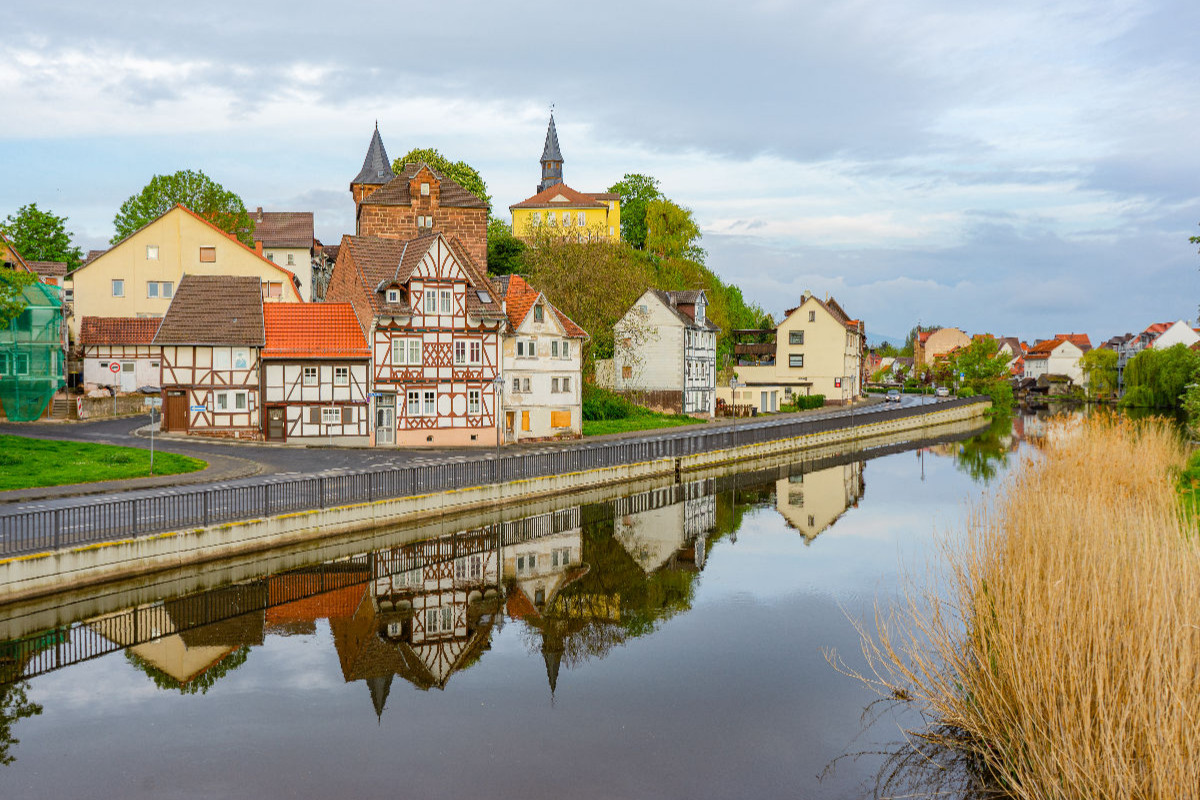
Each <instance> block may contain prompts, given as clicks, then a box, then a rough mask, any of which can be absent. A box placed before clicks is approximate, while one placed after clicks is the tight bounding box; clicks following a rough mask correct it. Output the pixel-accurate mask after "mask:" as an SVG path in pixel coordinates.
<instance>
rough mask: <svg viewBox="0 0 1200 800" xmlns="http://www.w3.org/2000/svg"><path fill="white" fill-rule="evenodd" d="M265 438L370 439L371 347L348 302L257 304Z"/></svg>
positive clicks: (356, 441)
mask: <svg viewBox="0 0 1200 800" xmlns="http://www.w3.org/2000/svg"><path fill="white" fill-rule="evenodd" d="M263 319H264V322H265V324H266V342H267V343H266V347H264V348H263V351H262V377H263V381H262V383H263V435H264V436H265V437H266V439H267V440H268V441H278V442H294V441H297V440H305V439H308V440H319V441H322V442H335V443H339V444H367V443H368V442H369V441H370V425H369V422H370V414H369V412H370V408H369V401H370V397H369V392H370V389H369V386H368V381H369V378H370V366H371V350H370V348H368V347H367V340H366V339H365V338H363V333H362V329H361V328H360V327H359V326H358V319H357V318H356V317H355V316H354V309H353V308H352V307H351V306H350V305H349V304H347V303H315V304H313V303H274V304H271V305H264V306H263Z"/></svg>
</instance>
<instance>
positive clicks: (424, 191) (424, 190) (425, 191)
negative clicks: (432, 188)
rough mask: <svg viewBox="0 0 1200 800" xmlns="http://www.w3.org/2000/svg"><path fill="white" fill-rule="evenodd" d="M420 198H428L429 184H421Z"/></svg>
mask: <svg viewBox="0 0 1200 800" xmlns="http://www.w3.org/2000/svg"><path fill="white" fill-rule="evenodd" d="M421 196H422V197H429V184H428V183H422V184H421Z"/></svg>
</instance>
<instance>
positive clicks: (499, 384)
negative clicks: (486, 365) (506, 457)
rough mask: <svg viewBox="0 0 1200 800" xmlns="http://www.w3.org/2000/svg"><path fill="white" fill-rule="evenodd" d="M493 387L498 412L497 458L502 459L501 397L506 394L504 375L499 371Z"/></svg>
mask: <svg viewBox="0 0 1200 800" xmlns="http://www.w3.org/2000/svg"><path fill="white" fill-rule="evenodd" d="M492 387H493V390H494V395H495V396H494V398H493V400H492V410H493V411H494V412H495V414H496V460H497V461H498V460H499V459H500V397H501V395H503V394H504V376H503V375H500V374H499V373H497V374H496V377H494V378H492Z"/></svg>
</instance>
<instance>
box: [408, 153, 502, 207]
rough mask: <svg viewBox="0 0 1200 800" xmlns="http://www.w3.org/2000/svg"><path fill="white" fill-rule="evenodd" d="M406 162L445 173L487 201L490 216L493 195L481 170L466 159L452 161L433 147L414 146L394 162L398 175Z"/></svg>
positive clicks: (444, 174)
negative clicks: (489, 191) (425, 165)
mask: <svg viewBox="0 0 1200 800" xmlns="http://www.w3.org/2000/svg"><path fill="white" fill-rule="evenodd" d="M405 164H427V165H428V166H429V167H431V168H432V169H433V171H434V172H436V173H438V174H440V175H443V176H445V177H447V178H449V179H450V180H452V181H454V182H455V183H457V184H458V185H459V186H461V187H463V188H464V189H466V190H467V191H468V192H470V193H471V194H473V195H475V196H476V197H478V198H479V199H480V200H482V201H483V202H485V203H487V207H488V216H489V217H490V216H491V214H492V196H491V195H490V194H488V189H487V183H486V182H485V181H484V180H483V176H482V175H480V174H479V170H477V169H475V168H474V167H472V166H471V165H470V164H468V163H467V162H465V161H451V160H450V159H448V158H446V157H445V156H444V155H442V154H441V153H440V152H438V150H437V149H436V148H433V147H414V148H413V149H412V150H409V151H408V152H407V153H405V154H404V155H402V156H400V158H397V159H396V160H395V161H393V162H392V171H393V172H395V173H396V174H397V175H398V174H400V172H401V170H403V169H404V165H405Z"/></svg>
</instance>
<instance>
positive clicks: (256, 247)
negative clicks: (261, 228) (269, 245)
mask: <svg viewBox="0 0 1200 800" xmlns="http://www.w3.org/2000/svg"><path fill="white" fill-rule="evenodd" d="M259 210H260V211H261V210H262V209H259ZM254 252H256V253H258V254H259V255H260V256H261V255H262V254H263V251H262V239H256V240H255V242H254Z"/></svg>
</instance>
